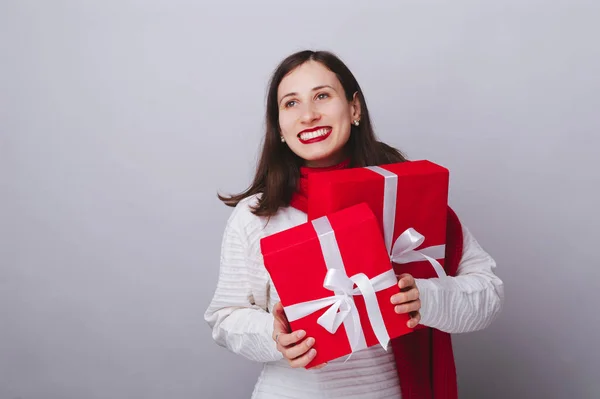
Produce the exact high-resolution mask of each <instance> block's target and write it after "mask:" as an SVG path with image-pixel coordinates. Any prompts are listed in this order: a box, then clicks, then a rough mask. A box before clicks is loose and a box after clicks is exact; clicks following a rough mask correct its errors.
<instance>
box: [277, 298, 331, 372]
mask: <svg viewBox="0 0 600 399" xmlns="http://www.w3.org/2000/svg"><path fill="white" fill-rule="evenodd" d="M273 316H274V317H275V320H274V321H273V340H274V341H275V342H276V343H277V350H278V351H279V352H281V354H282V355H283V357H284V358H286V359H287V361H288V363H289V364H290V366H292V367H294V368H298V367H305V366H306V365H307V364H308V363H310V361H311V360H312V359H313V358H314V357H315V355H316V354H317V351H316V350H315V349H313V348H312V347H313V345H314V344H315V339H314V338H312V337H308V338H306V339H304V338H305V337H306V332H305V331H303V330H298V331H294V332H293V333H290V324H289V322H288V320H287V317H286V316H285V312H284V311H283V305H281V302H277V303H276V304H275V306H274V307H273ZM325 364H327V363H323V364H321V365H318V366H316V367H313V368H314V369H320V368H322V367H324V366H325Z"/></svg>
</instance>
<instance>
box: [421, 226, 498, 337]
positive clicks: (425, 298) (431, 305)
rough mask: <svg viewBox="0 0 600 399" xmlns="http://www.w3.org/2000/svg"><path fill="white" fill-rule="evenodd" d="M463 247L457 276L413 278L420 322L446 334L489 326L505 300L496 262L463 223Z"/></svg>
mask: <svg viewBox="0 0 600 399" xmlns="http://www.w3.org/2000/svg"><path fill="white" fill-rule="evenodd" d="M463 236H464V244H463V246H464V248H463V256H462V258H461V261H460V264H459V267H458V271H457V275H456V277H446V278H433V279H416V284H417V288H418V290H419V293H420V294H419V297H420V298H421V311H420V312H421V324H423V325H425V326H428V327H433V328H436V329H438V330H441V331H444V332H447V333H465V332H472V331H477V330H481V329H484V328H486V327H488V326H489V325H490V324H491V323H492V321H493V320H494V319H495V318H496V316H497V315H498V313H499V312H500V310H501V308H502V306H503V303H504V286H503V283H502V281H501V280H500V279H499V278H498V277H497V276H496V275H495V274H494V271H493V269H495V268H496V262H495V261H494V259H492V257H491V256H490V255H489V254H488V253H487V252H485V251H484V250H483V249H482V248H481V246H480V245H479V244H478V242H477V241H476V240H475V238H474V237H473V235H472V234H471V233H470V231H469V230H468V229H467V228H466V227H464V226H463Z"/></svg>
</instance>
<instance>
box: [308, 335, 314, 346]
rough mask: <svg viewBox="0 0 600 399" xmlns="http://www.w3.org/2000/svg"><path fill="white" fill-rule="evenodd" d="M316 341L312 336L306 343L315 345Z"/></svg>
mask: <svg viewBox="0 0 600 399" xmlns="http://www.w3.org/2000/svg"><path fill="white" fill-rule="evenodd" d="M314 343H315V339H314V338H312V337H311V338H309V339H307V340H306V345H308V346H313V345H314Z"/></svg>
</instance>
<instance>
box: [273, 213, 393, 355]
mask: <svg viewBox="0 0 600 399" xmlns="http://www.w3.org/2000/svg"><path fill="white" fill-rule="evenodd" d="M312 224H313V227H314V229H315V231H316V232H317V235H318V237H319V243H320V244H321V250H322V251H323V257H324V258H325V264H326V266H327V269H328V270H327V274H326V275H325V280H324V282H323V287H324V288H326V289H328V290H330V291H333V292H334V295H332V296H329V297H326V298H321V299H316V300H313V301H307V302H302V303H297V304H294V305H290V306H286V307H285V313H286V316H287V318H288V321H295V320H298V319H301V318H303V317H306V316H308V315H310V314H312V313H314V312H316V311H318V310H320V309H324V308H326V307H329V308H328V309H327V310H326V311H325V313H323V315H321V316H320V317H319V319H318V320H317V323H318V324H319V325H321V326H322V327H323V328H325V329H326V330H327V331H328V332H329V333H331V334H333V333H335V332H336V331H337V330H338V328H339V327H340V325H342V324H344V329H345V330H346V335H347V336H348V341H349V343H350V348H351V349H352V352H356V351H359V350H361V349H365V348H366V347H367V343H366V341H365V336H364V333H363V329H362V327H361V324H360V316H359V313H358V309H357V308H356V304H355V302H354V298H353V297H354V296H355V295H362V296H363V298H364V301H365V306H366V309H367V314H368V316H369V321H370V323H371V327H372V328H373V332H374V333H375V336H376V337H377V340H378V341H379V343H380V344H381V346H382V347H383V348H384V349H385V350H387V346H388V343H389V340H390V336H389V335H388V333H387V330H386V328H385V324H384V321H383V315H382V314H381V310H380V309H379V303H378V302H377V296H376V292H378V291H382V290H385V289H387V288H389V287H393V286H394V285H396V284H397V283H398V281H397V279H396V275H395V274H394V271H393V270H391V269H390V270H389V271H387V272H385V273H381V274H379V275H378V276H376V277H374V278H372V279H369V278H368V277H367V276H366V275H365V274H363V273H358V274H355V275H353V276H351V277H348V275H347V274H346V270H345V268H344V263H343V261H342V256H341V254H340V249H339V247H338V244H337V240H336V238H335V234H334V232H333V229H332V228H331V225H330V224H329V220H328V219H327V217H321V218H319V219H316V220H314V221H313V222H312ZM354 284H356V286H357V288H354ZM348 316H350V317H348Z"/></svg>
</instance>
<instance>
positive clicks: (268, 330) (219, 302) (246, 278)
mask: <svg viewBox="0 0 600 399" xmlns="http://www.w3.org/2000/svg"><path fill="white" fill-rule="evenodd" d="M240 205H242V204H240ZM240 205H238V206H240ZM240 213H241V212H240V210H239V209H238V208H236V210H234V212H233V214H232V216H231V217H230V218H229V220H228V222H227V226H226V228H225V233H224V235H223V241H222V245H221V260H220V270H219V279H218V282H217V288H216V290H215V293H214V296H213V298H212V300H211V302H210V305H209V306H208V309H207V310H206V312H205V314H204V319H205V320H206V322H207V323H208V325H209V326H210V328H212V337H213V339H214V340H215V341H216V343H217V344H218V345H220V346H223V347H225V348H227V349H229V350H230V351H231V352H233V353H236V354H240V355H242V356H244V357H245V358H247V359H250V360H253V361H257V362H269V361H276V360H279V359H281V358H282V357H283V356H282V355H281V353H280V352H279V351H277V348H276V344H275V342H274V341H273V338H272V335H273V315H272V314H271V313H268V312H267V310H266V309H263V308H262V307H260V306H258V305H257V304H256V303H255V301H254V294H253V291H252V288H253V285H252V284H251V281H252V280H254V281H258V280H257V279H256V278H255V277H256V272H257V271H255V270H253V269H252V267H251V265H252V262H250V259H249V257H248V251H247V250H248V237H247V236H246V234H245V233H244V231H243V228H242V226H241V220H240V219H242V218H243V216H248V215H241V214H240ZM260 289H264V290H265V293H266V291H267V286H266V283H265V284H264V286H263V285H262V284H261V287H260Z"/></svg>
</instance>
